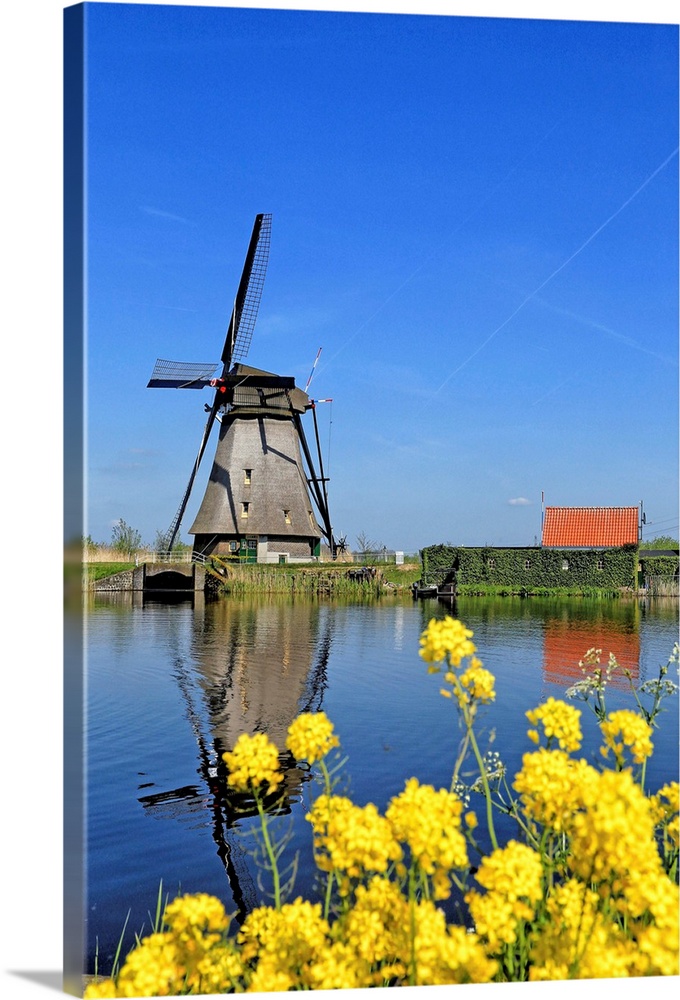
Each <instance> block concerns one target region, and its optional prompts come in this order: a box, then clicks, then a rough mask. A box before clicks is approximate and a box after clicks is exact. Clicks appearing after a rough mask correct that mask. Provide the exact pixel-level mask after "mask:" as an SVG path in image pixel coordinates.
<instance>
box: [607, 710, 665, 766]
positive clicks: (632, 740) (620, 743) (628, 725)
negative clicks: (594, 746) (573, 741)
mask: <svg viewBox="0 0 680 1000" xmlns="http://www.w3.org/2000/svg"><path fill="white" fill-rule="evenodd" d="M600 729H601V731H602V738H603V741H604V742H603V746H602V747H601V749H600V752H601V753H602V756H603V757H606V756H607V755H608V753H609V751H610V750H611V751H613V753H614V756H615V758H616V764H617V766H618V767H620V768H621V767H624V766H625V749H626V747H628V748H629V749H630V752H631V756H632V758H633V761H634V763H635V764H642V763H644V761H646V760H647V758H648V757H651V755H652V752H653V750H654V746H653V744H652V740H651V735H652V727H651V726H650V725H649V723H648V722H647V721H646V720H645V719H643V717H642V716H641V715H639V714H638V713H637V712H633V711H631V710H630V709H627V708H622V709H620V711H618V712H610V714H609V715H608V716H607V718H606V719H605V720H604V722H601V723H600Z"/></svg>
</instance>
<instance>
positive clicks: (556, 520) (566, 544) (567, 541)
mask: <svg viewBox="0 0 680 1000" xmlns="http://www.w3.org/2000/svg"><path fill="white" fill-rule="evenodd" d="M637 542H638V509H637V507H546V508H545V515H544V518H543V537H542V539H541V544H542V545H544V546H546V547H552V548H574V549H578V548H588V549H589V548H595V549H597V548H609V547H611V546H616V545H637Z"/></svg>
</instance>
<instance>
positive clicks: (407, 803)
mask: <svg viewBox="0 0 680 1000" xmlns="http://www.w3.org/2000/svg"><path fill="white" fill-rule="evenodd" d="M462 812H463V804H462V802H461V801H460V799H459V798H458V796H457V795H455V794H454V793H453V792H448V791H446V790H445V789H443V788H440V789H439V790H438V791H435V789H434V788H433V787H432V785H421V784H420V782H419V781H418V779H417V778H410V779H409V780H408V781H407V782H406V785H405V787H404V791H403V792H401V794H400V795H397V796H395V797H394V798H393V799H392V800H391V801H390V804H389V805H388V807H387V811H386V813H385V815H386V817H387V819H388V820H389V821H390V823H391V824H392V829H393V830H394V835H395V837H396V838H397V839H398V840H400V841H403V842H405V843H406V844H408V847H409V850H410V851H411V855H412V856H413V858H414V859H415V860H416V861H417V862H418V864H419V865H420V867H421V869H422V870H423V872H424V873H425V874H426V875H433V876H435V882H434V888H435V895H436V898H437V899H445V898H447V897H448V895H449V894H450V881H449V878H448V875H447V874H446V873H447V872H448V871H449V870H450V869H452V868H456V869H462V868H466V867H467V866H468V864H469V862H468V856H467V846H466V842H465V837H464V835H463V833H462V832H461V815H462Z"/></svg>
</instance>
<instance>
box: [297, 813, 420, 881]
mask: <svg viewBox="0 0 680 1000" xmlns="http://www.w3.org/2000/svg"><path fill="white" fill-rule="evenodd" d="M307 819H308V820H309V822H310V823H311V824H312V829H313V830H314V849H315V860H316V863H317V866H318V867H319V868H320V869H321V870H322V871H328V872H330V871H333V870H335V871H339V872H343V873H344V874H345V875H347V876H349V877H350V878H359V877H360V876H361V875H362V874H364V873H366V872H369V873H372V872H378V873H381V872H386V871H387V869H388V867H389V865H390V863H391V862H393V861H400V860H401V857H402V850H401V847H400V846H399V844H398V843H397V840H396V839H395V837H394V834H393V832H392V827H391V826H390V823H389V822H388V821H387V819H386V818H385V817H384V816H381V815H380V813H379V812H378V809H377V808H376V806H374V805H373V803H372V802H369V803H368V805H366V806H364V807H363V808H362V807H360V806H356V805H354V803H353V802H352V801H351V800H350V799H347V798H345V797H344V796H341V795H320V796H319V797H318V799H317V800H316V802H315V803H314V805H313V806H312V809H311V810H310V812H309V813H308V815H307ZM345 887H346V886H345ZM346 888H347V887H346Z"/></svg>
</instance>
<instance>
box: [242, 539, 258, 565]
mask: <svg viewBox="0 0 680 1000" xmlns="http://www.w3.org/2000/svg"><path fill="white" fill-rule="evenodd" d="M239 559H240V561H241V562H245V563H256V562H257V538H242V539H241V548H240V551H239Z"/></svg>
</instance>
